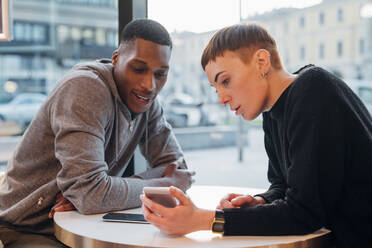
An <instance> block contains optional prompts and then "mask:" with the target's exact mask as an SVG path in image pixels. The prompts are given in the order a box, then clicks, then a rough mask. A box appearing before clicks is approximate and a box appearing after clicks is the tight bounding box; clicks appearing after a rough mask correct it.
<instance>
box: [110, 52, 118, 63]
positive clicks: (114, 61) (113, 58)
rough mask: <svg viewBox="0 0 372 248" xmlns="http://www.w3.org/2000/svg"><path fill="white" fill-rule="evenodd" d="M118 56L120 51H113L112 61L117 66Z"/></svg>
mask: <svg viewBox="0 0 372 248" xmlns="http://www.w3.org/2000/svg"><path fill="white" fill-rule="evenodd" d="M118 56H119V52H118V50H115V51H114V52H113V53H112V57H111V62H112V64H113V65H114V66H116V64H117V63H118Z"/></svg>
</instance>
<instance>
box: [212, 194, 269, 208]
mask: <svg viewBox="0 0 372 248" xmlns="http://www.w3.org/2000/svg"><path fill="white" fill-rule="evenodd" d="M265 203H266V201H265V199H263V198H262V197H261V196H251V195H242V194H234V193H230V194H227V195H226V196H224V197H223V198H222V199H221V201H220V203H219V205H218V206H217V209H224V208H241V207H252V206H256V205H260V204H265Z"/></svg>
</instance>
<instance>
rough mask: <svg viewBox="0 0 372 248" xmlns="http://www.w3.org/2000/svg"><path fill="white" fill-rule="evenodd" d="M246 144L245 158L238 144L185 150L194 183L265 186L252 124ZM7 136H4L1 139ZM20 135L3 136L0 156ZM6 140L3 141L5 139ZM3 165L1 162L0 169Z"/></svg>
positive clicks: (8, 151) (264, 165) (259, 147)
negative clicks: (239, 159)
mask: <svg viewBox="0 0 372 248" xmlns="http://www.w3.org/2000/svg"><path fill="white" fill-rule="evenodd" d="M247 137H248V144H249V145H248V146H246V147H245V148H244V153H243V158H244V161H243V162H242V163H239V161H238V149H237V147H224V148H215V149H202V150H191V151H185V158H186V162H187V165H188V167H189V169H190V170H193V171H195V172H196V176H195V184H196V185H221V186H236V187H239V186H240V187H253V188H267V187H268V186H269V183H268V181H267V176H266V172H267V156H266V153H265V150H264V144H263V132H262V131H261V130H260V129H257V128H254V129H250V130H249V131H248V135H247ZM4 139H6V140H4ZM19 139H20V137H7V138H2V141H3V142H1V143H0V160H3V161H4V160H7V159H8V158H9V156H11V154H12V151H13V150H14V148H15V146H16V145H17V143H18V141H19ZM5 141H6V142H5ZM5 169H6V165H5V163H4V162H3V164H0V171H5Z"/></svg>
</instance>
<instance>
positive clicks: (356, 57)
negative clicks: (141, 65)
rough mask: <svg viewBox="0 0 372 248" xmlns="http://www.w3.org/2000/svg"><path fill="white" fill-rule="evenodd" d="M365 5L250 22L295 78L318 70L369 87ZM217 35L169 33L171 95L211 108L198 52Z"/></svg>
mask: <svg viewBox="0 0 372 248" xmlns="http://www.w3.org/2000/svg"><path fill="white" fill-rule="evenodd" d="M368 3H369V1H366V0H323V1H322V2H321V3H320V4H317V5H314V6H311V7H307V8H301V9H297V8H284V9H275V10H273V11H270V12H267V13H264V14H259V15H255V16H252V17H249V18H247V19H245V20H243V22H258V23H260V24H262V25H263V26H265V27H266V28H267V29H268V30H269V32H270V33H271V34H272V35H273V36H274V38H275V39H276V41H277V44H278V49H279V52H280V54H281V58H282V62H283V64H284V66H285V67H286V68H287V69H288V70H289V71H290V72H294V71H296V70H298V69H299V68H301V67H302V66H304V65H306V64H309V63H311V64H315V65H318V66H322V67H324V68H326V69H328V70H330V71H332V72H333V73H335V74H337V75H338V76H341V77H343V78H347V79H349V78H350V79H366V80H369V81H371V82H372V18H371V17H369V18H368V15H367V17H362V13H363V11H364V10H365V6H366V4H368ZM215 32H216V30H214V31H210V32H205V33H190V32H182V33H172V38H173V41H174V48H173V54H172V58H171V73H170V77H169V82H170V83H169V84H168V85H167V87H168V89H169V91H170V92H172V91H183V92H186V93H189V94H191V95H192V96H194V97H195V98H197V99H204V100H203V101H205V102H213V101H214V102H216V101H217V97H216V94H215V92H214V91H212V90H211V89H210V88H211V87H209V83H208V80H207V78H206V77H205V74H204V72H203V71H202V68H201V66H200V57H201V54H202V51H203V49H204V47H205V46H206V44H207V43H208V41H209V39H210V38H211V37H212V35H213V34H214V33H215Z"/></svg>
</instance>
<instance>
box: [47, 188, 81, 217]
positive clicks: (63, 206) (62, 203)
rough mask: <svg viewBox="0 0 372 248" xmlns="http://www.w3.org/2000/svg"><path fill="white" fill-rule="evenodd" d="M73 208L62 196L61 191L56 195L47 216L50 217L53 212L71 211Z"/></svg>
mask: <svg viewBox="0 0 372 248" xmlns="http://www.w3.org/2000/svg"><path fill="white" fill-rule="evenodd" d="M71 210H75V207H74V205H72V203H71V202H69V200H67V199H66V198H64V197H63V195H62V193H59V194H58V195H57V200H56V204H55V205H54V206H53V207H52V209H51V210H50V212H49V215H48V218H50V219H52V218H53V216H54V213H55V212H63V211H71Z"/></svg>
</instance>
